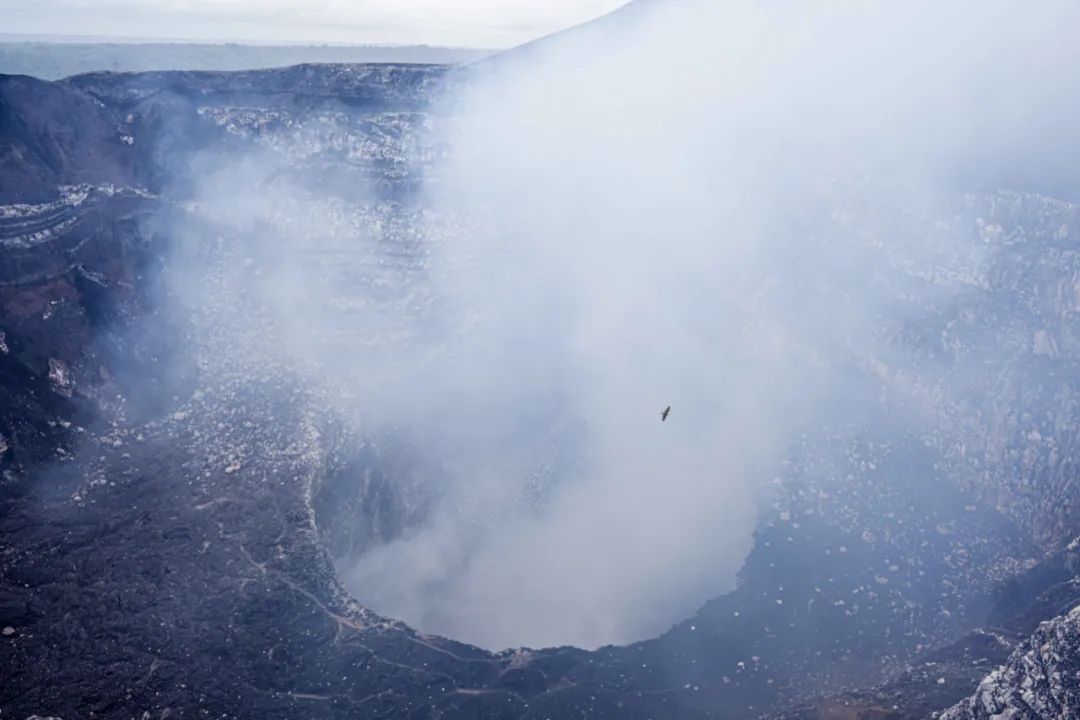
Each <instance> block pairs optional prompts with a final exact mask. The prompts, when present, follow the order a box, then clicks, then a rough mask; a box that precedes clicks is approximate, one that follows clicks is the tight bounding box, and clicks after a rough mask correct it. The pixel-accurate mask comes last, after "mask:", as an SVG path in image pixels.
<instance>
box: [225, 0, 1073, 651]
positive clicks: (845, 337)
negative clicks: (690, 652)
mask: <svg viewBox="0 0 1080 720" xmlns="http://www.w3.org/2000/svg"><path fill="white" fill-rule="evenodd" d="M1078 21H1080V9H1076V8H1075V7H1074V5H1073V4H1072V3H1068V2H1052V1H1050V0H1044V1H1041V2H1037V3H1034V4H1028V5H1025V6H1023V8H1020V6H1019V5H1017V4H1015V3H1011V2H1004V1H1001V2H997V1H991V2H973V1H967V0H961V1H958V2H951V3H944V4H943V3H932V2H921V1H920V2H912V3H904V4H897V3H887V2H870V1H868V2H845V3H834V4H830V5H829V6H828V7H824V8H823V7H817V6H815V7H810V6H809V5H806V4H801V3H787V2H780V1H778V0H773V1H769V2H748V1H747V2H742V1H734V2H724V3H717V2H682V3H672V2H656V1H653V2H644V1H642V2H639V3H637V4H634V5H631V6H630V7H629V8H627V9H625V10H622V11H620V12H618V13H616V14H615V15H614V16H612V17H611V18H610V19H608V20H607V21H605V22H601V23H597V24H593V25H590V26H587V27H586V28H583V29H579V30H575V31H573V32H570V33H567V34H565V35H563V36H559V37H556V38H553V39H550V40H548V41H546V42H544V43H541V44H539V45H534V46H530V47H527V48H524V49H522V50H519V51H516V52H512V53H510V54H508V55H506V56H503V57H502V58H500V59H497V60H495V61H491V62H485V63H483V64H481V65H479V66H477V67H475V68H470V69H465V70H462V71H461V72H458V73H456V74H455V75H453V76H452V78H451V80H450V81H449V82H448V85H447V87H446V89H445V93H444V95H445V97H444V98H443V102H441V103H440V105H439V107H438V109H437V112H436V113H435V119H434V120H433V121H432V122H431V123H430V124H429V125H428V126H426V127H425V128H423V131H422V132H421V133H420V134H419V135H418V136H417V137H416V138H415V142H416V143H417V147H418V148H420V149H419V150H416V148H414V151H415V152H416V154H418V155H419V156H421V157H423V158H425V161H424V167H423V173H424V175H425V177H426V179H427V180H426V183H425V186H424V189H423V192H422V194H421V197H420V198H419V199H417V200H415V201H413V202H412V204H411V205H410V206H409V207H407V208H404V209H402V208H397V209H395V208H392V207H389V206H387V205H386V204H385V203H384V202H382V201H380V200H379V199H377V197H376V196H375V193H374V191H373V190H369V191H368V192H367V193H366V194H365V193H363V192H361V194H362V195H364V197H365V199H364V201H363V202H362V203H360V204H359V205H355V204H351V203H349V202H346V201H345V200H343V199H342V198H344V197H355V196H356V195H357V193H358V192H360V191H361V190H363V189H358V188H355V187H350V188H332V187H321V188H318V189H316V190H313V189H312V188H310V187H309V188H297V187H292V186H287V185H283V184H281V183H278V184H276V185H267V184H260V183H262V180H259V178H265V177H267V176H269V175H271V174H272V168H273V167H274V165H275V163H279V162H281V159H280V158H279V157H277V156H274V155H272V154H269V155H268V156H267V157H259V158H251V159H249V161H248V163H247V164H246V165H244V166H242V167H233V168H232V169H230V170H228V171H222V172H220V173H217V174H215V175H214V176H213V177H208V178H207V179H206V181H205V184H204V193H203V195H204V199H203V211H204V212H205V213H206V214H207V216H209V217H213V218H215V219H216V220H218V221H221V222H224V221H228V222H227V224H229V225H230V226H232V227H242V228H245V229H246V230H250V229H251V228H252V227H253V226H256V225H259V224H260V223H261V224H266V225H268V226H270V227H273V228H274V230H273V231H272V232H266V233H263V234H262V235H260V237H261V240H260V243H261V244H257V245H256V246H255V249H256V250H257V252H258V253H259V255H260V258H261V259H260V260H259V263H260V265H261V270H260V273H259V274H258V275H257V276H256V277H255V278H254V279H252V278H248V279H245V280H243V281H242V282H244V283H250V284H252V285H253V286H254V287H255V288H256V289H257V290H258V292H259V294H260V296H261V297H263V298H264V299H265V304H266V307H267V308H268V310H267V312H268V313H269V316H270V317H271V320H272V322H271V323H270V325H271V327H272V328H273V332H272V333H270V334H267V335H266V336H265V337H262V338H260V339H258V340H257V342H258V343H261V345H260V346H259V347H260V350H259V352H267V353H281V352H286V353H291V354H292V360H291V361H292V362H293V363H294V364H295V367H297V368H299V369H300V374H301V375H302V376H303V377H304V379H305V382H307V383H310V384H312V385H315V386H318V387H320V388H324V389H325V390H326V394H327V397H329V398H330V400H329V401H328V402H329V403H330V404H331V406H332V407H333V408H334V410H335V411H336V412H339V413H341V414H343V415H344V416H346V417H349V418H351V419H352V420H354V421H355V422H356V423H357V424H358V426H360V427H361V428H362V429H363V430H362V433H361V434H362V435H364V436H365V437H367V438H368V440H367V441H369V442H373V443H375V442H378V441H377V440H376V438H378V437H384V436H385V435H386V434H387V433H390V434H397V435H400V436H401V437H406V438H408V439H409V443H411V447H413V449H414V451H415V453H416V454H417V455H418V456H421V457H423V458H424V463H425V464H424V467H426V468H428V470H426V471H425V474H423V477H420V478H419V479H418V480H417V479H416V478H415V477H413V479H412V480H410V482H416V483H419V484H420V485H421V486H423V488H424V489H423V493H422V494H423V496H424V497H425V501H424V508H423V512H422V515H423V517H424V521H423V522H422V523H419V524H417V525H416V526H413V527H410V528H408V529H407V530H405V531H404V532H403V533H401V534H399V535H398V536H396V537H394V538H391V539H389V540H388V541H387V542H385V543H383V544H381V545H376V546H374V547H372V548H369V549H367V550H366V551H365V552H364V553H362V554H361V555H359V556H358V557H349V558H343V559H341V560H340V562H339V567H340V569H341V571H342V573H343V575H344V577H345V580H346V583H347V585H348V586H349V588H350V590H351V591H352V592H353V593H354V594H355V595H356V596H357V597H358V598H359V599H360V600H361V601H362V602H364V603H365V604H368V605H370V606H372V607H373V608H374V609H375V610H377V611H379V612H382V613H386V614H389V615H392V616H394V617H398V618H401V619H403V620H405V621H407V622H409V623H411V624H414V625H416V626H418V627H419V628H421V629H422V630H425V631H430V632H437V633H440V634H446V635H448V636H451V637H454V638H456V639H460V640H464V641H468V642H473V643H477V644H480V645H483V646H486V647H490V648H502V647H509V646H517V645H529V646H551V645H561V644H574V645H579V646H586V647H597V646H600V645H604V644H607V643H624V642H628V641H632V640H636V639H640V638H644V637H648V636H651V635H655V634H657V633H660V632H663V631H664V630H666V629H667V628H668V627H669V626H670V625H671V624H672V623H674V622H677V621H678V620H680V619H682V618H684V617H686V616H688V615H689V614H690V613H692V612H693V611H694V610H696V609H697V608H698V607H700V606H701V605H702V604H703V603H704V602H705V601H707V600H708V599H710V598H712V597H714V596H716V595H718V594H720V593H723V592H725V591H727V590H729V589H730V588H732V587H733V585H734V582H735V578H736V573H737V572H738V570H739V567H740V565H741V563H742V561H743V560H744V558H745V557H746V554H747V553H748V551H749V549H750V547H751V543H752V533H753V530H754V527H755V523H756V513H757V509H758V508H759V507H761V506H762V503H764V502H767V499H768V495H769V487H770V484H771V480H772V478H773V477H774V475H775V472H776V467H777V466H778V464H779V463H780V462H781V461H782V460H783V458H784V453H785V449H786V448H787V446H788V445H789V443H791V442H792V441H793V440H794V439H795V438H796V437H798V436H799V435H800V434H801V433H804V432H807V431H808V430H809V429H811V428H812V427H814V426H820V425H823V424H826V423H827V422H838V421H844V420H846V421H851V422H855V421H856V419H857V418H858V417H859V416H860V415H862V414H863V413H868V412H875V411H876V412H881V410H880V409H877V410H875V408H877V405H876V403H877V402H878V392H877V391H878V389H879V388H876V387H873V386H869V385H867V384H866V383H865V382H855V381H853V380H851V378H852V377H853V376H854V374H855V373H857V372H861V371H863V370H865V369H866V368H868V367H871V366H873V364H874V363H880V362H887V363H889V364H902V363H903V362H905V359H904V358H902V357H897V353H898V352H900V351H898V350H897V349H896V348H894V347H888V346H886V345H885V344H884V343H883V342H882V341H881V338H880V337H879V335H878V334H877V330H876V324H877V323H878V322H879V321H880V318H882V317H888V316H890V314H891V313H892V312H893V304H894V303H895V301H896V300H895V297H893V296H892V295H891V294H890V293H889V292H887V291H886V290H884V289H882V288H881V287H879V286H878V285H876V284H875V282H874V278H873V275H874V272H873V271H874V267H873V266H872V265H868V264H867V263H868V262H877V261H881V262H883V261H884V260H883V259H884V258H885V257H887V256H888V257H897V256H898V257H902V258H903V261H904V262H906V263H909V264H911V265H913V266H917V267H926V268H934V267H949V266H950V264H957V262H956V258H957V257H958V256H963V258H964V263H963V264H964V265H965V266H970V265H971V264H972V262H974V263H976V264H977V263H978V259H977V258H978V253H979V252H980V250H979V248H978V247H972V246H969V245H967V244H964V242H965V240H964V238H962V237H960V236H959V231H954V230H953V229H950V228H948V227H935V228H933V232H926V233H915V232H911V225H910V224H909V225H907V226H903V227H901V226H899V225H898V226H895V227H892V226H890V225H889V222H888V218H889V217H891V214H892V213H896V214H900V213H901V209H903V212H904V213H907V215H918V216H922V215H925V216H942V215H943V214H944V215H945V216H947V214H948V210H947V208H949V207H951V206H950V202H951V199H953V198H955V197H956V195H957V194H958V193H960V192H962V191H965V190H969V189H978V188H981V187H999V186H1001V185H1002V184H1005V183H1004V181H1003V179H1002V178H1005V177H1007V178H1009V183H1011V184H1012V185H1016V186H1019V187H1023V188H1024V189H1036V190H1039V189H1042V190H1047V191H1051V190H1052V191H1056V192H1059V193H1060V194H1065V195H1068V194H1069V193H1070V192H1072V191H1075V189H1076V186H1075V184H1074V182H1073V180H1074V178H1075V173H1074V171H1073V170H1072V168H1071V167H1070V163H1069V162H1068V161H1067V160H1066V158H1071V157H1075V155H1074V154H1073V152H1072V151H1074V150H1075V149H1076V140H1075V139H1074V132H1073V131H1072V130H1071V128H1070V123H1071V121H1072V118H1073V117H1075V110H1076V109H1077V100H1078V98H1080V96H1078V87H1077V86H1078V84H1080V81H1078V80H1077V78H1076V77H1074V73H1072V68H1075V67H1076V64H1075V63H1076V60H1077V57H1076V55H1077V51H1076V50H1075V49H1074V45H1075V43H1074V42H1073V41H1072V39H1071V38H1070V37H1069V35H1070V33H1071V31H1072V29H1073V28H1076V27H1080V25H1078V24H1077V23H1078ZM444 149H445V152H443V150H444ZM250 186H254V187H256V188H257V190H256V191H254V192H252V193H251V194H250V195H247V196H244V195H242V194H241V195H240V196H238V194H237V193H236V191H235V189H234V188H237V187H250ZM223 187H225V188H229V189H230V190H229V192H228V193H224V192H222V190H221V188H223ZM222 197H227V198H228V200H227V201H221V200H220V198H222ZM214 198H219V200H218V202H216V203H215V202H213V201H212V200H213V199H214ZM867 218H874V219H875V221H874V222H872V223H871V222H868V221H867ZM394 223H399V224H402V223H403V224H404V226H405V229H404V230H403V229H402V228H400V227H399V228H397V229H396V230H394V231H393V232H390V231H391V229H392V228H391V225H393V224H394ZM391 236H393V237H395V238H398V240H399V241H398V242H396V244H395V243H391V242H389V241H388V240H387V238H388V237H391ZM402 237H406V238H408V242H406V243H405V245H404V246H403V245H402V244H401V242H400V238H402ZM973 257H974V258H975V260H974V261H972V258H973ZM313 258H315V259H313ZM341 258H349V260H348V262H347V263H346V262H339V260H340V259H341ZM349 263H354V264H349ZM373 268H374V269H377V271H378V282H377V283H375V284H374V285H372V283H371V282H369V281H370V279H371V277H372V275H371V273H373V272H375V271H376V270H374V269H373ZM361 279H363V281H364V287H365V288H368V290H365V291H364V292H360V291H359V290H358V288H359V287H360V285H361V283H360V280H361ZM237 282H241V280H237ZM372 287H374V290H371V288H372ZM926 292H929V293H938V296H933V295H928V296H927V302H931V303H932V302H944V301H945V299H946V298H945V296H946V295H947V293H948V291H947V290H945V289H943V288H930V289H929V290H926ZM668 405H670V406H671V407H672V412H671V417H670V418H669V420H668V421H667V422H666V423H661V421H660V413H661V411H662V410H663V409H664V408H665V407H666V406H668ZM915 412H917V411H915ZM410 467H411V466H410ZM414 471H415V468H413V470H409V471H408V472H414ZM408 472H406V471H403V472H402V475H401V477H402V478H404V477H405V476H406V475H408ZM360 481H361V480H360V479H359V478H358V479H357V482H360ZM403 482H404V480H403Z"/></svg>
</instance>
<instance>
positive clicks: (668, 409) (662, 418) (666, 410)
mask: <svg viewBox="0 0 1080 720" xmlns="http://www.w3.org/2000/svg"><path fill="white" fill-rule="evenodd" d="M670 413H671V406H670V405H668V406H667V407H666V408H664V412H663V413H662V414H661V415H660V422H667V416H668V415H669V414H670Z"/></svg>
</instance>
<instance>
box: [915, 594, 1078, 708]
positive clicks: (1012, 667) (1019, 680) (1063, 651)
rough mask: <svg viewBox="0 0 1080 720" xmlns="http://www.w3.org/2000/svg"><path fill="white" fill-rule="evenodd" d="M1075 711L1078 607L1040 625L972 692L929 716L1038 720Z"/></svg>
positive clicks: (1076, 704) (1076, 700)
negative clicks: (962, 699)
mask: <svg viewBox="0 0 1080 720" xmlns="http://www.w3.org/2000/svg"><path fill="white" fill-rule="evenodd" d="M1078 713H1080V608H1076V609H1074V610H1072V611H1071V612H1069V614H1067V615H1062V616H1060V617H1057V618H1054V619H1053V620H1048V621H1046V622H1044V623H1042V624H1041V625H1040V626H1039V628H1038V630H1036V631H1035V633H1034V634H1033V635H1032V636H1031V637H1030V638H1029V639H1027V640H1026V641H1024V643H1023V644H1022V645H1020V647H1018V648H1017V649H1016V651H1015V652H1014V653H1013V654H1012V655H1010V656H1009V659H1008V661H1007V662H1006V663H1005V664H1004V665H1003V666H1002V667H1001V668H999V669H997V670H995V671H994V672H992V673H990V675H988V676H987V677H986V679H985V680H983V681H982V682H981V683H979V688H978V690H976V692H975V694H974V695H973V696H972V697H970V698H968V699H967V700H964V701H963V702H960V703H958V704H956V705H954V706H953V707H951V708H949V709H948V710H946V711H944V712H942V713H936V714H935V715H934V717H937V718H940V720H992V719H994V718H1001V719H1012V718H1017V719H1019V718H1031V719H1032V720H1034V719H1035V718H1039V719H1040V720H1043V719H1045V720H1058V719H1060V720H1064V719H1065V718H1072V717H1076V715H1077V714H1078Z"/></svg>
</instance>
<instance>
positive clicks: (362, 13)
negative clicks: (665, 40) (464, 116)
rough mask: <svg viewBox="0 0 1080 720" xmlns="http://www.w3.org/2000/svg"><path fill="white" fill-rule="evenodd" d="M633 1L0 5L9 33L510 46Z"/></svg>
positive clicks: (126, 0) (224, 0)
mask: <svg viewBox="0 0 1080 720" xmlns="http://www.w3.org/2000/svg"><path fill="white" fill-rule="evenodd" d="M625 2H626V0H544V1H543V2H537V0H317V1H315V2H313V1H311V0H36V1H34V2H30V1H29V0H0V17H3V18H4V26H5V27H4V33H5V34H7V33H22V34H35V35H41V34H47V35H76V36H105V37H111V38H138V39H156V38H164V39H181V40H217V41H222V40H226V41H254V42H260V43H295V42H304V43H335V44H336V43H346V44H353V43H356V44H391V45H409V44H428V45H444V46H457V47H485V48H487V47H491V48H494V47H511V46H513V45H516V44H519V43H522V42H527V41H528V40H532V39H534V38H536V37H540V36H542V35H546V34H548V33H550V32H554V31H556V30H559V29H561V28H565V27H570V26H572V25H576V24H578V23H580V22H583V21H586V20H589V19H592V18H594V17H598V16H600V15H603V14H604V13H607V12H609V11H611V10H614V9H615V8H617V7H619V6H620V5H622V4H624V3H625Z"/></svg>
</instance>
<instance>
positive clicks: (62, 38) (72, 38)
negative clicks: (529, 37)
mask: <svg viewBox="0 0 1080 720" xmlns="http://www.w3.org/2000/svg"><path fill="white" fill-rule="evenodd" d="M0 42H2V43H22V42H25V43H43V44H47V45H48V44H51V45H211V46H214V45H241V46H249V47H263V48H275V47H281V48H286V47H289V48H294V47H295V48H301V47H327V48H411V47H416V48H432V49H441V50H492V51H494V50H502V49H506V48H503V47H496V46H482V45H452V44H438V43H423V42H416V43H392V42H334V41H327V40H257V39H252V38H234V39H225V38H221V39H215V38H197V37H167V36H145V37H142V36H126V35H96V34H87V35H71V34H67V33H37V32H26V33H20V32H0ZM507 47H513V46H507Z"/></svg>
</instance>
